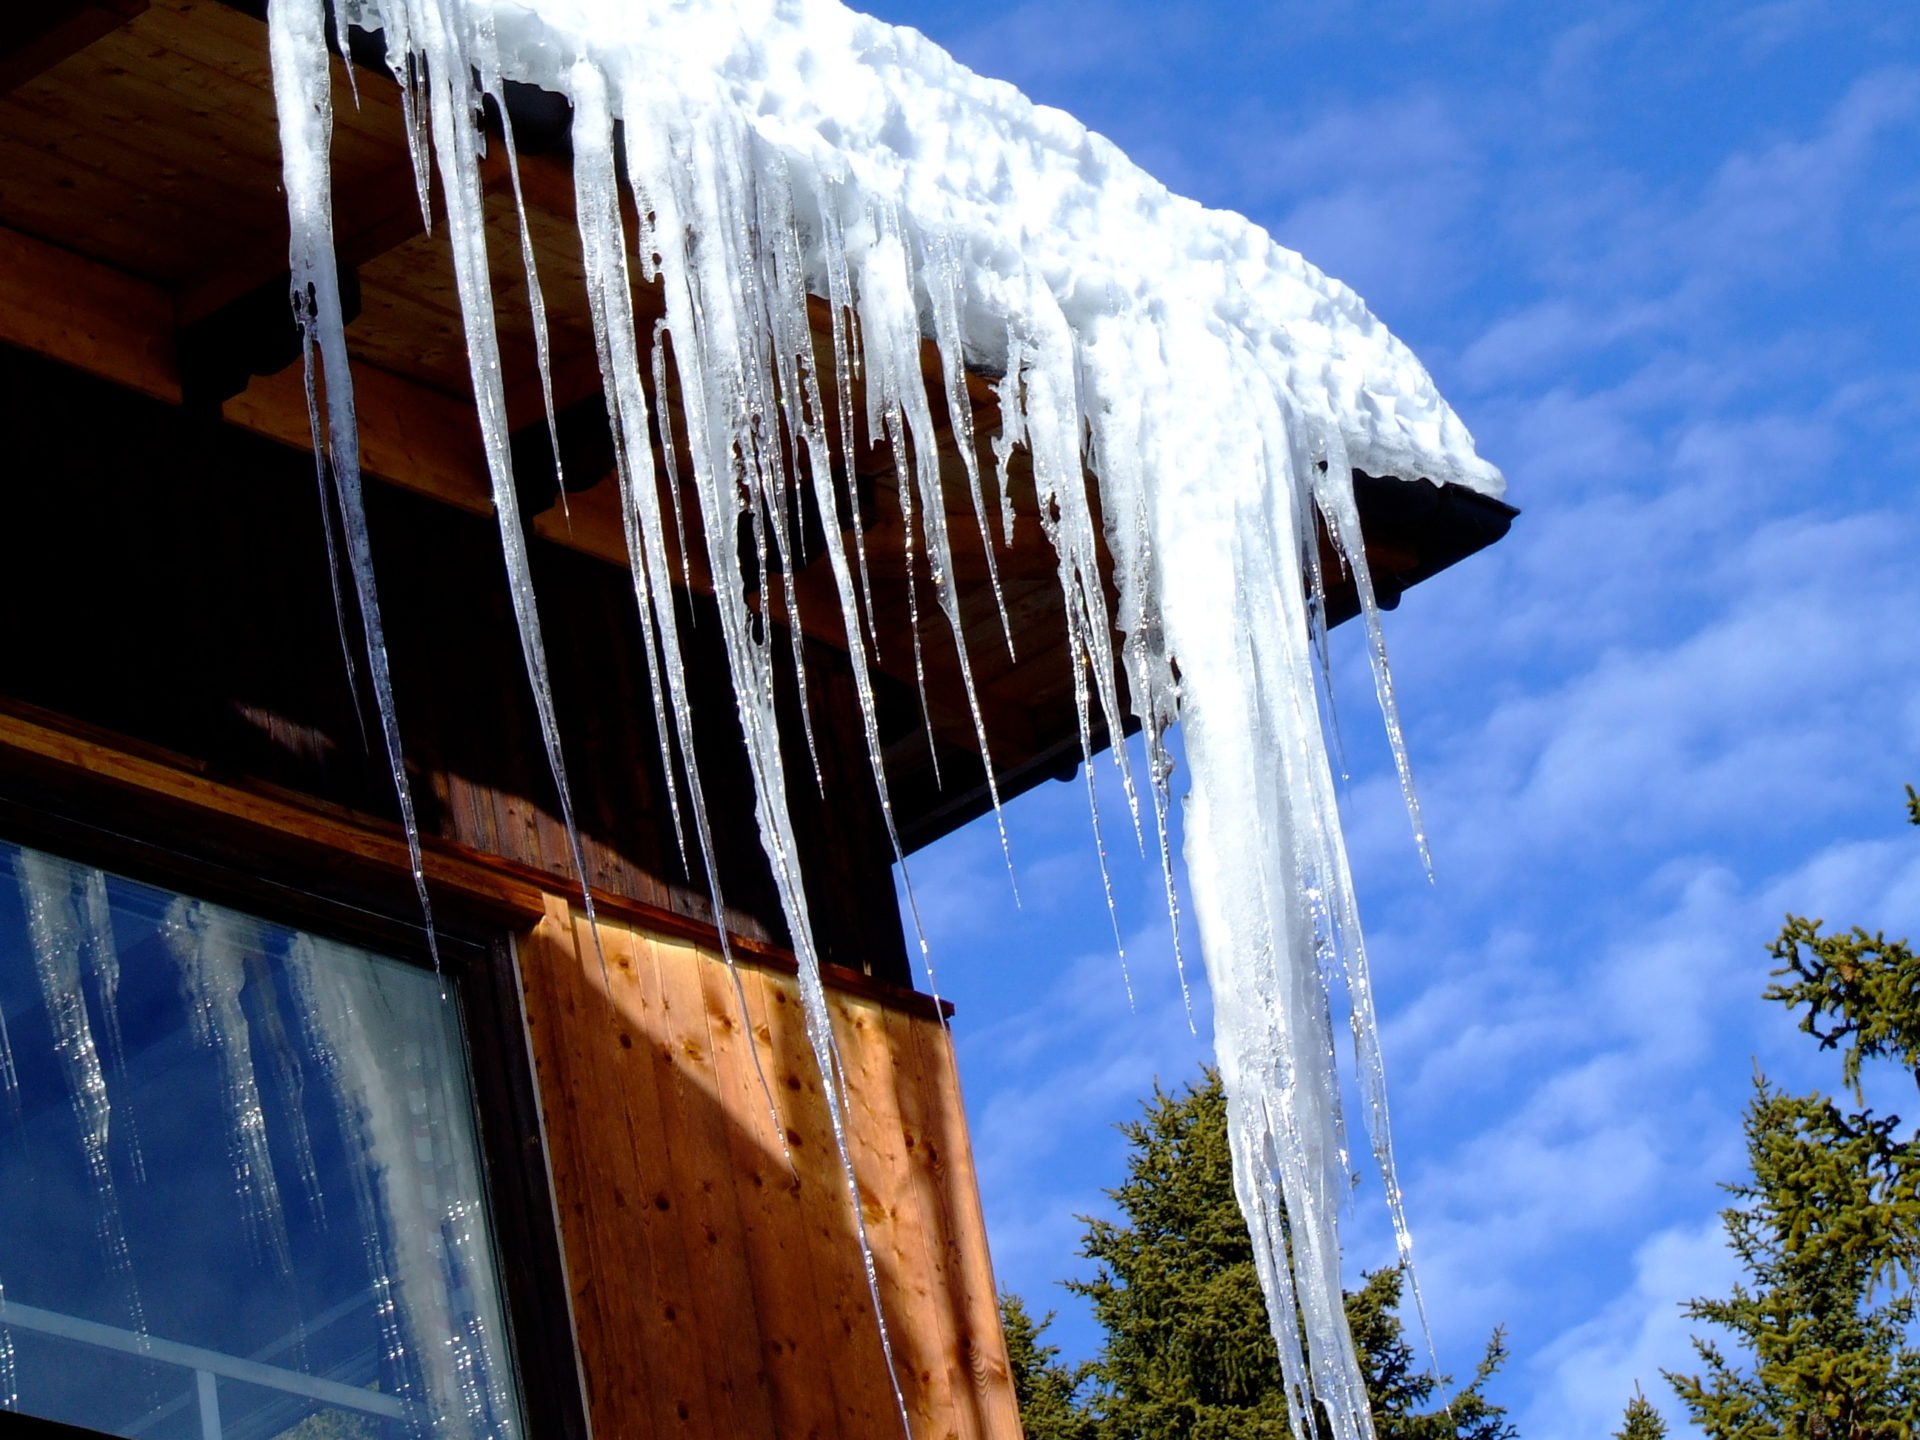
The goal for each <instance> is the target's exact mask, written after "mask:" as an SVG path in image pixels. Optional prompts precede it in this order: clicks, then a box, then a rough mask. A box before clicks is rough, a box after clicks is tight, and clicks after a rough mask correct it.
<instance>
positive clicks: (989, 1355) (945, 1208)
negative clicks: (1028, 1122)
mask: <svg viewBox="0 0 1920 1440" xmlns="http://www.w3.org/2000/svg"><path fill="white" fill-rule="evenodd" d="M887 1025H888V1028H889V1029H890V1030H892V1031H893V1032H894V1033H895V1034H896V1036H901V1037H902V1039H903V1040H904V1039H906V1038H908V1037H910V1039H911V1044H912V1049H911V1051H908V1050H907V1049H906V1048H904V1045H903V1047H902V1048H901V1049H900V1050H899V1051H897V1052H896V1053H897V1054H898V1055H899V1060H900V1064H901V1066H902V1068H903V1071H904V1072H905V1073H906V1074H909V1075H911V1076H912V1078H913V1088H912V1091H911V1094H912V1096H913V1098H914V1101H915V1103H916V1105H917V1106H918V1107H920V1108H919V1113H918V1115H917V1116H913V1117H911V1118H910V1119H909V1121H908V1123H909V1125H914V1124H915V1123H916V1121H917V1129H912V1130H910V1131H909V1133H910V1134H916V1135H917V1137H918V1139H919V1144H918V1145H917V1146H916V1149H918V1150H919V1151H920V1152H921V1154H920V1159H919V1163H920V1165H921V1166H922V1167H923V1168H924V1173H925V1174H926V1175H927V1176H928V1177H929V1179H930V1180H931V1181H932V1182H933V1184H934V1185H935V1186H936V1188H937V1190H938V1192H939V1194H940V1196H941V1207H942V1212H943V1215H944V1230H945V1237H946V1241H945V1243H946V1252H947V1253H946V1259H945V1268H946V1270H947V1273H948V1275H949V1277H950V1280H949V1283H950V1284H954V1285H955V1286H956V1288H955V1290H954V1292H953V1296H954V1303H955V1304H956V1306H957V1318H958V1321H959V1327H958V1328H959V1348H958V1352H957V1358H958V1359H959V1361H960V1362H961V1363H962V1365H963V1366H964V1367H965V1370H966V1373H967V1379H968V1382H969V1390H968V1394H969V1395H970V1403H969V1405H968V1407H967V1408H968V1414H969V1415H970V1417H971V1420H972V1424H973V1426H974V1428H973V1430H972V1431H971V1433H972V1434H974V1435H979V1436H983V1437H994V1440H1001V1437H1004V1440H1019V1436H1020V1433H1021V1432H1020V1415H1019V1407H1018V1405H1017V1404H1016V1402H1015V1400H1014V1394H1013V1379H1012V1373H1011V1370H1010V1368H1009V1366H1008V1362H1007V1341H1006V1335H1005V1333H1004V1332H1003V1331H1002V1329H1001V1327H1000V1297H999V1291H998V1289H997V1288H996V1287H995V1285H994V1280H993V1261H992V1257H991V1254H990V1252H989V1250H988V1248H987V1222H986V1216H985V1214H984V1213H983V1212H982V1211H981V1208H980V1185H979V1182H978V1180H977V1179H976V1178H975V1174H974V1168H973V1146H972V1142H971V1141H970V1140H969V1139H968V1136H967V1116H966V1109H965V1106H964V1105H963V1104H962V1102H961V1095H960V1074H959V1069H958V1067H957V1066H956V1065H955V1063H954V1056H953V1040H952V1036H951V1033H950V1032H949V1031H948V1029H947V1027H946V1026H945V1025H943V1024H937V1023H933V1022H930V1021H927V1020H923V1019H919V1018H916V1017H911V1016H896V1015H889V1016H888V1017H887ZM902 1093H903V1096H904V1095H906V1094H907V1093H908V1092H907V1091H905V1090H904V1089H903V1092H902Z"/></svg>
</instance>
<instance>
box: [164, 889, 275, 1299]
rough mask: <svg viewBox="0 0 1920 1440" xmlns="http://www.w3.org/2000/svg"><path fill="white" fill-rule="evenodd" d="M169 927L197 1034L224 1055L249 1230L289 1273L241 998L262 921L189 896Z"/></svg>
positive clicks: (230, 1142) (232, 1142) (237, 1179)
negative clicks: (251, 954)
mask: <svg viewBox="0 0 1920 1440" xmlns="http://www.w3.org/2000/svg"><path fill="white" fill-rule="evenodd" d="M161 933H162V934H163V935H164V936H165V937H166V942H167V948H168V949H169V950H171V951H172V952H173V957H174V960H175V961H176V962H177V963H178V964H179V966H180V994H181V998H182V999H183V1000H184V1001H185V1002H186V1007H187V1019H188V1021H189V1023H190V1024H191V1026H192V1028H193V1034H194V1038H195V1039H197V1040H198V1041H199V1042H200V1043H201V1044H202V1045H204V1046H206V1047H207V1048H208V1049H209V1050H211V1051H212V1052H213V1054H214V1058H215V1060H216V1061H217V1062H218V1063H219V1067H220V1081H221V1087H222V1089H223V1090H224V1091H225V1095H226V1109H227V1126H228V1138H227V1148H228V1153H229V1157H230V1159H231V1161H232V1164H233V1189H234V1194H235V1195H236V1196H237V1197H238V1198H239V1200H240V1206H241V1212H242V1214H243V1215H244V1216H245V1217H246V1221H247V1227H248V1233H249V1237H250V1238H251V1239H252V1241H253V1242H254V1243H255V1244H256V1245H258V1246H260V1247H261V1248H263V1249H264V1250H266V1251H267V1252H268V1253H270V1254H271V1255H272V1256H273V1259H274V1263H275V1264H277V1265H278V1266H279V1267H280V1270H281V1273H282V1274H291V1273H292V1271H293V1252H292V1250H291V1248H290V1246H289V1244H288V1240H287V1225H286V1218H285V1215H284V1213H283V1212H282V1210H281V1205H280V1182H279V1179H278V1178H277V1176H276V1175H275V1173H274V1168H273V1153H272V1151H271V1150H270V1148H269V1147H268V1143H267V1112H266V1106H265V1105H264V1103H263V1102H262V1101H261V1098H260V1084H259V1081H258V1079H257V1078H256V1077H255V1074H254V1068H253V1036H252V1031H251V1029H250V1028H249V1026H248V1024H247V1015H246V1011H245V1010H243V1009H242V1008H241V1005H240V991H241V989H242V987H243V986H245V984H246V979H247V974H246V971H247V956H248V954H249V953H250V952H251V951H253V950H256V949H258V948H259V944H260V936H259V934H258V932H257V927H256V926H255V925H254V923H253V922H251V921H247V920H243V919H242V918H240V917H239V916H237V915H235V914H234V913H233V912H232V911H230V910H224V909H222V908H220V907H219V906H217V905H209V904H207V903H206V902H205V901H203V900H189V899H186V898H184V897H181V898H179V899H176V900H175V901H174V902H173V903H172V904H171V905H169V906H168V907H167V914H166V919H165V920H164V921H163V922H162V925H161Z"/></svg>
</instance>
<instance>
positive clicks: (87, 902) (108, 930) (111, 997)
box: [80, 869, 147, 1184]
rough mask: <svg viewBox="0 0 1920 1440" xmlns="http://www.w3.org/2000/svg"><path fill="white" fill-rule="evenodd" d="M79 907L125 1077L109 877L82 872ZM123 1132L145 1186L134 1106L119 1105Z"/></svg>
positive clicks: (130, 1163) (131, 1164) (98, 1000)
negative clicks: (108, 888)
mask: <svg viewBox="0 0 1920 1440" xmlns="http://www.w3.org/2000/svg"><path fill="white" fill-rule="evenodd" d="M80 884H81V900H80V908H81V914H82V916H83V924H84V926H85V929H86V959H87V974H88V976H89V978H91V980H92V981H93V994H94V1003H95V1004H96V1005H97V1006H98V1008H99V1011H100V1018H101V1023H102V1025H103V1027H104V1028H105V1030H106V1037H107V1058H108V1060H109V1061H110V1062H111V1063H112V1065H113V1073H114V1074H116V1075H124V1074H125V1073H126V1069H127V1047H126V1042H125V1041H124V1040H123V1039H122V1038H121V1034H120V947H119V944H118V942H116V941H115V940H114V938H113V902H112V900H111V899H110V898H109V897H108V895H107V877H106V874H105V873H104V872H103V871H99V870H92V869H88V870H84V871H82V872H81V881H80ZM120 1133H121V1135H122V1136H123V1137H124V1139H123V1148H124V1152H125V1154H126V1156H127V1167H128V1169H129V1170H131V1171H132V1172H133V1177H134V1179H136V1180H138V1181H140V1182H141V1183H142V1184H145V1183H146V1178H147V1161H146V1156H145V1155H144V1154H142V1153H141V1149H140V1129H139V1126H138V1125H137V1124H135V1122H134V1115H133V1110H132V1107H131V1106H129V1105H128V1104H126V1103H125V1102H124V1101H123V1102H122V1103H121V1106H120Z"/></svg>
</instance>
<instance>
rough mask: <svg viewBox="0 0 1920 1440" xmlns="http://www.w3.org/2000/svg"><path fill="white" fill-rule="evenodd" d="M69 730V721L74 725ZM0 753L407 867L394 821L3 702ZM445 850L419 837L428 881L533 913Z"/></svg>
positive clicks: (485, 872) (358, 857) (212, 816)
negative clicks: (361, 815)
mask: <svg viewBox="0 0 1920 1440" xmlns="http://www.w3.org/2000/svg"><path fill="white" fill-rule="evenodd" d="M76 728H77V727H76ZM0 759H4V760H8V761H12V762H14V763H16V764H17V763H27V764H32V765H35V766H36V767H38V768H41V769H53V770H55V771H61V772H65V773H67V774H69V775H72V776H74V777H84V778H86V779H88V780H91V781H95V782H99V783H102V784H106V785H111V786H114V787H116V788H119V789H123V790H127V791H130V792H136V793H138V794H141V795H144V796H147V797H151V798H152V799H155V800H159V801H162V802H167V803H170V804H173V805H176V806H181V807H185V808H187V809H189V810H190V811H194V812H198V813H199V814H200V815H201V816H202V817H204V818H203V820H202V822H201V823H204V824H207V825H210V826H211V825H216V824H217V825H218V826H220V827H221V828H224V829H228V830H232V829H244V830H251V831H254V832H257V833H258V834H259V835H260V836H261V837H262V838H263V839H272V840H274V841H276V842H281V844H282V845H283V846H284V844H285V843H287V842H291V843H292V844H294V845H297V846H304V847H308V848H311V849H312V850H313V851H315V852H324V853H326V854H329V855H331V856H334V857H336V859H337V860H338V861H340V862H359V863H361V864H364V865H366V866H367V867H369V868H370V869H372V870H376V871H379V872H382V873H385V874H388V875H398V876H405V875H406V874H407V873H408V870H409V863H410V862H409V860H408V856H407V845H406V839H405V837H404V836H403V835H402V834H401V833H400V830H399V827H398V826H394V825H387V824H385V823H383V822H381V821H377V820H373V819H366V820H364V821H359V820H350V819H346V818H344V817H342V816H341V815H339V814H337V813H329V812H327V811H324V810H321V809H318V808H309V807H305V806H301V805H298V804H294V803H291V802H290V801H288V800H286V799H283V798H280V797H277V796H275V795H272V794H270V793H267V792H266V791H265V790H264V789H259V790H256V789H250V788H246V787H243V786H240V785H235V784H231V783H228V782H225V781H220V780H215V779H212V778H210V777H208V776H207V775H205V774H202V773H199V772H198V771H196V770H194V769H191V768H189V767H188V766H186V765H184V764H180V763H178V762H177V761H176V762H172V763H170V762H169V761H168V760H166V759H161V758H158V757H157V756H156V755H154V754H147V755H141V754H135V753H133V752H132V751H129V750H124V749H120V748H116V747H115V746H113V745H110V744H107V743H104V742H103V741H102V740H101V739H99V738H97V737H95V736H92V735H90V734H84V733H74V732H73V731H72V730H69V729H56V728H54V727H53V726H52V725H49V724H45V723H41V722H39V721H36V720H34V719H31V718H28V717H26V716H24V715H21V714H17V713H14V712H13V711H12V710H10V709H4V708H0ZM452 848H453V847H448V846H444V845H439V844H435V843H434V842H432V841H431V839H429V840H428V841H427V842H426V850H425V854H424V857H423V858H424V861H425V865H426V871H427V883H428V885H429V887H430V888H433V889H435V890H440V889H445V890H448V891H453V892H456V893H459V894H461V895H463V896H466V897H467V898H468V899H470V900H474V901H478V902H481V903H483V904H484V905H485V906H486V907H487V909H488V910H490V911H492V912H494V913H500V912H506V913H511V914H518V915H529V916H533V915H539V914H540V913H542V911H543V909H544V903H545V902H544V900H543V898H542V895H541V892H540V890H539V889H538V888H537V887H536V886H535V885H532V884H529V883H527V882H526V881H524V880H522V879H520V878H519V877H517V876H515V875H512V874H509V873H507V872H506V871H505V870H504V869H502V868H501V867H496V866H492V865H488V864H482V863H476V862H475V861H474V860H473V859H471V858H469V857H467V856H464V855H461V854H458V853H450V852H452Z"/></svg>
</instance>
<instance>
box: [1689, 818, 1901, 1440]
mask: <svg viewBox="0 0 1920 1440" xmlns="http://www.w3.org/2000/svg"><path fill="white" fill-rule="evenodd" d="M1907 803H1908V811H1909V818H1910V819H1911V820H1912V821H1913V823H1914V824H1916V825H1920V796H1916V795H1915V793H1914V791H1913V789H1912V787H1908V790H1907ZM1772 953H1773V956H1774V958H1775V959H1776V960H1777V961H1779V962H1780V964H1779V968H1778V969H1776V970H1775V971H1774V972H1773V973H1774V974H1775V976H1778V977H1785V978H1784V980H1783V981H1782V983H1779V984H1776V985H1774V986H1772V987H1771V988H1769V989H1768V991H1767V998H1768V999H1771V1000H1777V1001H1779V1002H1781V1003H1782V1004H1784V1005H1786V1006H1788V1007H1789V1008H1791V1009H1796V1010H1803V1011H1804V1012H1805V1013H1804V1014H1803V1015H1802V1017H1801V1021H1800V1027H1801V1029H1803V1030H1805V1031H1806V1032H1807V1033H1808V1034H1810V1035H1812V1036H1813V1037H1814V1038H1815V1039H1817V1040H1818V1041H1819V1042H1820V1045H1821V1048H1822V1049H1826V1050H1839V1051H1840V1057H1841V1081H1842V1085H1843V1086H1844V1087H1845V1089H1846V1090H1847V1091H1848V1092H1849V1095H1850V1098H1851V1100H1852V1104H1853V1107H1856V1108H1851V1109H1843V1108H1842V1107H1841V1106H1840V1105H1837V1104H1835V1103H1834V1101H1833V1100H1831V1099H1829V1098H1828V1097H1827V1096H1825V1095H1822V1094H1819V1093H1817V1092H1816V1093H1814V1094H1811V1095H1789V1094H1786V1093H1785V1092H1783V1091H1781V1090H1779V1089H1777V1088H1775V1087H1774V1086H1773V1085H1771V1084H1769V1083H1768V1081H1767V1080H1766V1079H1765V1078H1764V1077H1758V1078H1756V1080H1755V1082H1754V1098H1753V1101H1752V1103H1751V1104H1750V1105H1749V1106H1748V1107H1747V1116H1746V1134H1747V1156H1748V1161H1749V1164H1750V1166H1751V1170H1752V1176H1751V1178H1750V1179H1748V1180H1746V1181H1744V1182H1742V1183H1740V1184H1737V1185H1731V1186H1728V1187H1727V1188H1728V1190H1729V1191H1730V1192H1731V1193H1732V1195H1733V1196H1734V1198H1735V1201H1736V1203H1735V1204H1734V1205H1733V1206H1732V1207H1730V1208H1729V1209H1727V1210H1726V1211H1724V1212H1723V1215H1722V1218H1723V1221H1724V1223H1725V1226H1726V1231H1727V1240H1728V1244H1729V1245H1730V1246H1731V1247H1732V1249H1733V1252H1734V1254H1735V1255H1736V1256H1738V1257H1739V1260H1740V1264H1741V1267H1742V1269H1743V1270H1744V1272H1745V1279H1744V1281H1743V1282H1742V1283H1741V1284H1739V1285H1736V1286H1735V1287H1734V1291H1733V1294H1732V1295H1730V1296H1728V1297H1726V1298H1724V1299H1718V1300H1707V1299H1700V1300H1694V1301H1692V1302H1691V1303H1690V1304H1689V1305H1688V1306H1687V1313H1688V1315H1689V1316H1690V1317H1691V1318H1693V1319H1695V1320H1704V1321H1707V1322H1709V1323H1710V1324H1712V1325H1715V1326H1717V1327H1719V1328H1720V1329H1721V1330H1723V1331H1725V1332H1727V1333H1728V1334H1729V1335H1730V1336H1731V1337H1732V1339H1733V1341H1734V1342H1735V1344H1736V1345H1737V1346H1738V1348H1739V1351H1740V1352H1741V1353H1740V1354H1738V1356H1737V1357H1735V1358H1730V1357H1729V1355H1728V1354H1727V1352H1725V1351H1723V1350H1722V1349H1721V1347H1720V1346H1719V1345H1718V1344H1716V1343H1715V1342H1714V1341H1712V1340H1707V1339H1699V1338H1696V1339H1695V1341H1694V1349H1695V1351H1696V1352H1697V1353H1698V1355H1699V1358H1700V1361H1701V1364H1702V1365H1703V1367H1704V1373H1702V1374H1699V1375H1690V1376H1676V1375H1669V1376H1668V1377H1667V1378H1668V1379H1669V1380H1670V1381H1671V1382H1672V1384H1673V1386H1674V1388H1675V1390H1676V1391H1677V1392H1678V1394H1679V1396H1680V1398H1681V1400H1682V1401H1683V1402H1684V1403H1685V1405H1686V1406H1687V1409H1688V1411H1689V1412H1690V1414H1691V1415H1692V1418H1693V1419H1694V1420H1695V1421H1696V1422H1697V1423H1698V1424H1699V1425H1700V1426H1701V1427H1702V1428H1703V1429H1704V1430H1705V1431H1706V1432H1707V1434H1708V1435H1709V1436H1710V1437H1713V1440H1882V1437H1885V1440H1895V1437H1898V1440H1911V1437H1912V1436H1913V1435H1914V1434H1915V1433H1916V1429H1920V1351H1916V1350H1915V1348H1914V1347H1913V1345H1912V1344H1911V1343H1910V1341H1909V1331H1910V1328H1911V1326H1912V1324H1913V1321H1914V1318H1915V1313H1916V1308H1915V1307H1916V1295H1915V1289H1914V1285H1915V1280H1916V1268H1917V1267H1916V1262H1920V1141H1916V1139H1914V1138H1911V1137H1909V1138H1902V1136H1901V1134H1900V1120H1899V1117H1898V1116H1893V1115H1889V1116H1886V1117H1879V1116H1876V1115H1875V1114H1874V1113H1873V1112H1872V1111H1871V1110H1869V1109H1867V1108H1866V1107H1865V1102H1864V1097H1863V1096H1862V1094H1861V1087H1860V1067H1861V1062H1862V1061H1863V1060H1868V1059H1890V1060H1893V1061H1895V1062H1897V1063H1898V1064H1900V1065H1901V1066H1903V1067H1904V1068H1906V1069H1908V1070H1909V1071H1912V1072H1913V1073H1914V1074H1915V1077H1916V1080H1920V961H1916V958H1915V956H1914V954H1913V952H1912V951H1911V950H1910V949H1909V948H1908V946H1907V944H1906V943H1905V942H1904V941H1888V940H1887V939H1886V938H1885V937H1884V936H1883V935H1878V934H1873V935H1869V934H1868V933H1867V932H1866V931H1864V930H1859V929H1855V930H1852V931H1849V932H1845V933H1840V934H1827V933H1825V932H1824V931H1823V929H1822V922H1821V921H1818V920H1806V919H1803V918H1800V917H1798V916H1789V917H1788V919H1787V923H1786V926H1785V928H1784V929H1783V930H1782V931H1781V932H1780V936H1779V938H1778V939H1777V940H1776V941H1775V942H1774V944H1773V947H1772Z"/></svg>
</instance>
